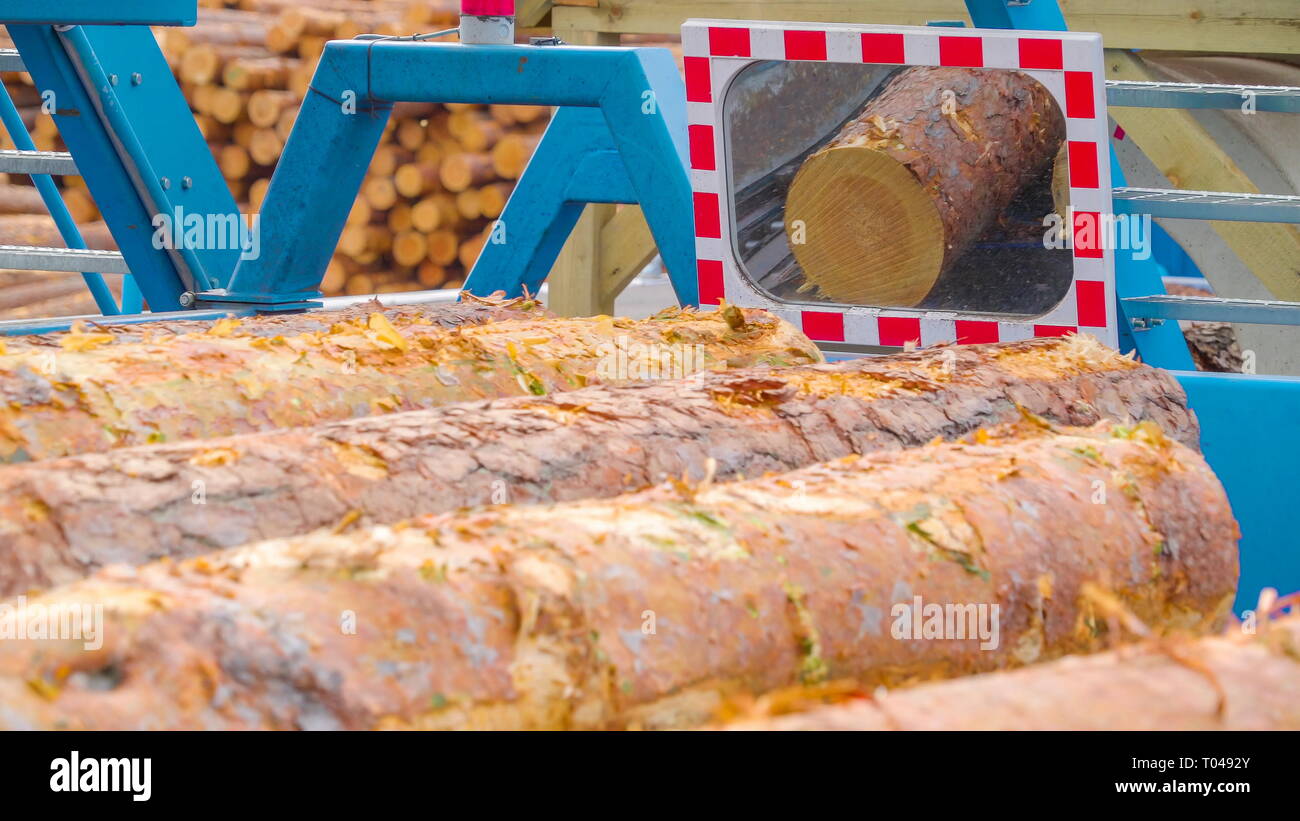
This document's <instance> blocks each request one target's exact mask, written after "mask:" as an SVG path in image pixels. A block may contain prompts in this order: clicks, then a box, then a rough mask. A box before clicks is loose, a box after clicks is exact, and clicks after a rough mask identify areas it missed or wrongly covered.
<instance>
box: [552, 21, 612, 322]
mask: <svg viewBox="0 0 1300 821" xmlns="http://www.w3.org/2000/svg"><path fill="white" fill-rule="evenodd" d="M556 34H558V35H559V36H560V37H561V38H563V40H564V41H565V42H566V43H572V44H574V45H584V46H616V45H618V44H619V42H620V40H621V39H622V38H621V36H620V35H618V34H606V33H603V32H594V31H563V32H561V31H558V30H557V31H556ZM615 209H616V207H615V206H613V205H588V206H587V208H586V210H585V211H584V212H583V214H582V218H581V219H579V220H578V224H577V226H575V227H574V229H573V233H572V234H570V235H569V241H568V242H567V243H565V245H564V250H563V251H561V252H560V256H559V258H558V259H557V260H556V261H555V267H554V268H552V269H551V275H550V276H549V277H548V278H547V284H548V285H549V286H550V287H549V291H548V294H547V298H546V302H547V305H548V306H549V307H550V308H551V310H552V311H554V312H555V313H557V314H559V315H560V316H595V315H598V314H612V313H613V312H614V297H613V296H610V295H608V294H607V293H606V291H605V288H604V287H603V278H602V277H601V241H600V238H601V230H602V229H603V228H604V227H605V224H606V223H607V222H609V221H610V219H612V218H613V216H614V212H615Z"/></svg>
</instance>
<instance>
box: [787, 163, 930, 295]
mask: <svg viewBox="0 0 1300 821" xmlns="http://www.w3.org/2000/svg"><path fill="white" fill-rule="evenodd" d="M785 216H786V219H785V223H786V234H787V237H788V239H789V241H790V249H791V251H792V252H793V253H794V257H795V259H796V260H798V262H799V265H800V266H801V267H802V268H803V270H804V275H805V277H806V278H807V282H808V283H809V284H810V285H813V286H816V288H817V289H818V291H819V292H820V293H821V294H822V295H823V296H825V297H827V298H829V299H832V300H835V301H836V302H843V303H848V304H854V305H879V306H883V307H896V308H910V307H913V306H915V305H917V304H919V303H920V302H921V300H923V299H924V298H925V296H926V294H928V293H929V292H930V290H931V289H932V288H933V287H934V284H935V282H936V281H937V280H938V279H939V276H940V274H942V272H943V264H944V227H943V221H942V219H941V218H940V215H939V212H938V209H937V208H936V207H935V204H934V201H933V198H932V197H931V196H930V195H929V194H927V193H926V191H925V190H924V189H923V187H922V185H921V183H920V182H919V181H918V180H917V179H916V177H915V176H914V175H913V174H912V172H911V171H910V170H908V168H907V166H905V165H903V164H902V163H900V162H898V161H897V160H895V159H893V158H892V157H890V156H889V155H887V154H885V153H884V152H881V151H876V150H873V149H871V148H867V147H864V146H854V145H845V146H839V147H834V148H830V149H828V150H824V151H820V152H818V153H816V154H814V155H813V156H812V157H809V158H808V161H807V162H805V163H804V165H803V167H802V168H801V169H800V170H799V173H798V175H796V176H795V179H794V182H793V183H792V184H791V186H790V192H789V195H788V196H787V198H786V212H785Z"/></svg>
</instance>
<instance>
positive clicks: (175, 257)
mask: <svg viewBox="0 0 1300 821" xmlns="http://www.w3.org/2000/svg"><path fill="white" fill-rule="evenodd" d="M3 17H5V13H3V12H0V18H3ZM8 30H9V36H10V37H11V38H12V39H13V41H14V44H15V45H16V46H17V47H18V50H19V52H21V54H22V57H23V62H24V64H25V65H26V67H27V70H28V72H29V73H30V74H31V75H32V78H33V81H34V82H35V83H36V86H37V87H38V88H40V89H42V90H43V91H50V92H53V94H54V97H53V100H54V103H55V111H54V120H55V123H56V124H57V125H58V128H59V133H60V135H61V136H62V137H63V140H64V142H65V143H66V144H67V146H68V150H69V151H71V152H72V154H73V156H74V157H75V158H76V160H77V167H78V170H79V172H80V173H81V175H82V177H83V179H84V180H85V181H86V185H87V186H88V187H89V189H90V192H91V195H92V196H93V197H94V199H95V202H96V203H97V204H98V205H99V207H100V210H101V211H102V212H103V214H104V219H105V221H106V222H107V223H108V226H109V228H110V230H111V231H112V233H113V238H114V239H115V240H116V241H117V244H118V247H119V249H120V250H121V252H122V255H123V256H124V257H125V258H126V261H127V264H128V265H129V266H130V268H131V271H132V274H133V276H134V277H135V280H136V283H137V284H138V286H139V288H140V290H141V292H142V293H143V294H144V297H145V298H146V299H147V300H148V301H149V305H150V307H151V308H152V309H154V310H175V309H177V308H180V307H181V305H180V296H181V294H182V293H185V292H186V291H199V290H204V289H207V288H214V287H220V286H221V285H223V284H224V283H225V282H226V281H227V280H228V278H229V277H230V275H231V273H232V272H233V271H234V268H235V263H236V262H237V260H238V257H239V254H240V250H239V249H238V248H233V249H231V248H213V249H202V248H181V249H176V250H168V249H165V248H158V247H155V246H156V244H155V242H154V223H153V219H154V216H155V215H156V214H168V215H173V216H174V215H175V213H176V211H175V209H176V208H178V207H179V208H182V209H184V212H185V213H189V214H198V215H202V216H204V217H205V218H206V216H207V215H233V214H237V213H238V210H237V206H236V205H235V201H234V198H233V197H232V196H231V194H230V189H229V188H228V187H227V185H226V182H225V180H224V179H223V178H222V176H221V172H220V170H219V169H218V168H217V164H216V161H215V160H214V159H213V158H212V154H211V152H210V151H209V150H208V147H207V143H206V142H205V141H204V139H203V135H202V134H201V133H200V132H199V130H198V126H197V125H196V124H195V123H194V118H193V116H192V115H191V113H190V109H189V105H188V103H186V101H185V98H184V96H183V95H182V94H181V91H180V88H179V87H178V86H177V84H176V81H175V78H174V77H173V76H172V73H171V69H170V68H169V67H168V65H167V61H166V60H165V59H164V57H163V55H162V51H161V49H159V48H158V44H157V41H156V40H154V37H153V33H152V32H151V31H150V30H149V29H148V28H146V27H144V26H94V27H88V28H82V27H72V28H70V29H68V30H66V31H63V32H56V31H55V29H54V28H53V27H51V26H35V25H31V26H28V25H9V26H8ZM186 181H188V184H187V182H186Z"/></svg>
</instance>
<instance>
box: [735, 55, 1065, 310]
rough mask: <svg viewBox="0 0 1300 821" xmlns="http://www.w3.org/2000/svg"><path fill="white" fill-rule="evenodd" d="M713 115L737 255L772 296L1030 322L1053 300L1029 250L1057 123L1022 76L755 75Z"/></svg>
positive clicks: (1045, 271)
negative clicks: (719, 117) (719, 116)
mask: <svg viewBox="0 0 1300 821" xmlns="http://www.w3.org/2000/svg"><path fill="white" fill-rule="evenodd" d="M725 116H726V120H727V141H728V148H729V156H730V171H731V190H732V191H733V192H734V200H733V212H734V214H735V229H736V245H737V251H738V254H739V257H740V259H741V261H742V263H743V265H744V268H745V269H746V275H747V276H748V277H749V278H750V279H751V280H752V281H753V282H754V283H755V284H756V285H758V286H759V287H760V288H762V289H763V290H765V291H767V292H768V293H769V294H771V295H772V296H773V297H775V298H777V299H782V300H786V301H791V302H835V303H845V304H858V305H876V306H881V307H894V308H925V309H933V310H954V311H969V312H987V313H998V314H1012V315H1026V316H1032V315H1039V314H1043V313H1046V312H1048V311H1049V310H1051V309H1052V308H1053V307H1054V306H1055V305H1056V304H1058V303H1059V302H1060V301H1061V299H1063V298H1064V297H1065V296H1066V294H1067V293H1068V291H1069V286H1070V282H1071V279H1072V276H1073V260H1072V257H1071V254H1070V252H1069V251H1068V250H1061V249H1049V248H1047V247H1045V246H1044V242H1043V239H1044V236H1045V232H1046V230H1047V228H1046V226H1045V222H1044V218H1045V217H1046V216H1047V215H1048V214H1051V213H1054V212H1055V213H1064V207H1065V206H1066V205H1067V204H1068V186H1065V185H1064V181H1065V176H1066V165H1065V163H1066V155H1065V151H1064V133H1065V125H1064V118H1063V117H1062V116H1061V113H1060V111H1059V109H1058V108H1057V105H1056V102H1055V100H1053V99H1052V96H1051V94H1050V93H1049V92H1048V91H1047V89H1045V88H1044V87H1043V86H1042V85H1040V84H1039V83H1038V82H1037V81H1035V80H1034V79H1032V78H1031V77H1029V76H1028V75H1025V74H1022V73H1019V72H1014V71H1006V70H989V69H966V68H931V67H902V68H899V67H895V66H871V65H852V64H817V63H784V62H764V63H756V64H754V65H753V66H751V67H749V68H747V69H745V70H744V71H742V72H741V73H740V74H739V75H738V76H737V78H736V80H735V81H734V82H733V84H732V87H731V89H730V90H729V92H728V96H727V101H726V112H725ZM777 123H779V124H780V128H777V127H776V125H775V124H777ZM774 132H779V133H780V136H777V135H776V134H775V133H774Z"/></svg>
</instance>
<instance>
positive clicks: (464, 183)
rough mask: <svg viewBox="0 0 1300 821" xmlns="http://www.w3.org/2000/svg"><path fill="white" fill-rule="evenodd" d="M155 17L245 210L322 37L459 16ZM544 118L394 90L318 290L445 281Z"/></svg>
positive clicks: (235, 7) (270, 162)
mask: <svg viewBox="0 0 1300 821" xmlns="http://www.w3.org/2000/svg"><path fill="white" fill-rule="evenodd" d="M224 5H225V6H228V8H216V9H214V8H205V9H203V10H201V11H200V13H199V25H198V26H196V27H194V28H190V29H174V28H172V29H159V30H158V32H157V33H158V37H159V40H160V41H161V42H162V44H163V49H164V52H165V53H166V54H167V56H168V59H169V61H170V62H171V63H172V65H173V68H174V71H175V73H176V76H177V78H178V79H179V80H180V82H181V85H182V88H183V90H184V91H185V95H186V97H187V98H188V99H189V100H190V103H191V105H192V106H193V108H194V112H195V119H196V120H197V122H198V124H199V128H200V130H201V131H202V132H203V134H204V136H205V137H206V138H207V140H208V142H209V144H210V145H211V147H212V150H213V154H214V156H216V158H217V162H218V164H219V165H220V167H221V171H222V174H223V175H224V176H225V177H226V179H227V181H229V182H230V184H231V187H232V188H233V189H234V192H235V196H236V198H237V199H238V200H239V201H240V202H244V203H247V207H248V209H249V210H251V211H253V212H256V211H258V210H260V207H261V202H262V199H263V197H264V196H265V195H266V190H267V186H268V184H269V182H270V177H271V172H272V171H273V170H274V167H275V164H276V161H277V160H278V159H279V157H280V152H281V150H282V149H283V147H284V143H285V141H286V140H287V139H288V137H289V131H290V129H291V128H292V127H293V122H294V118H295V116H296V114H297V111H298V108H299V106H300V105H301V103H302V100H303V97H304V95H305V94H307V89H308V86H309V84H310V82H311V78H312V74H313V72H314V71H315V68H316V63H317V61H318V59H319V58H320V54H321V51H322V49H323V48H324V45H325V43H326V42H327V41H329V40H335V39H349V38H352V37H355V36H356V35H358V34H362V33H375V34H385V35H409V34H415V33H420V32H430V31H436V30H441V29H445V28H450V27H454V26H455V25H457V21H458V16H459V2H457V1H456V0H238V2H229V3H225V4H224ZM548 119H549V111H548V110H547V109H546V108H543V107H540V106H480V105H464V104H453V105H434V104H414V103H399V104H398V105H396V106H395V108H394V110H393V116H392V118H391V120H390V122H389V126H388V128H387V129H386V130H385V132H384V137H383V139H382V141H381V144H380V146H379V148H378V150H377V151H376V154H375V158H374V161H373V162H372V164H371V166H370V171H369V174H368V175H367V177H366V180H365V182H364V183H363V184H362V187H361V192H360V195H359V197H358V198H357V200H356V203H355V205H354V206H353V209H352V213H351V214H350V216H349V217H348V223H347V226H346V228H345V229H344V231H343V235H342V237H341V238H340V241H339V245H338V249H337V252H336V254H335V257H334V260H333V263H332V264H331V266H330V268H329V270H328V272H327V273H326V276H325V281H324V284H323V289H324V291H325V292H326V294H327V295H329V294H343V293H346V294H367V293H388V292H393V291H403V290H416V289H420V288H443V287H446V288H455V287H458V286H459V285H460V284H461V283H463V282H464V280H465V276H466V273H467V272H468V270H469V269H470V268H471V267H472V266H473V263H474V261H475V260H476V259H477V258H478V253H479V251H480V250H482V247H483V244H484V242H485V240H486V235H487V232H488V230H489V226H490V224H491V222H492V221H493V220H494V219H496V218H497V217H498V216H500V214H501V212H502V210H503V209H504V208H505V203H506V199H507V198H508V197H509V196H510V193H511V191H512V189H513V187H514V181H515V180H516V179H518V177H519V175H520V174H521V173H522V172H523V169H524V166H525V164H526V163H527V161H528V158H529V157H530V156H531V154H532V151H533V148H534V147H535V146H536V144H537V141H538V140H539V139H540V136H541V132H542V131H543V130H544V129H545V127H546V123H547V121H548Z"/></svg>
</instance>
